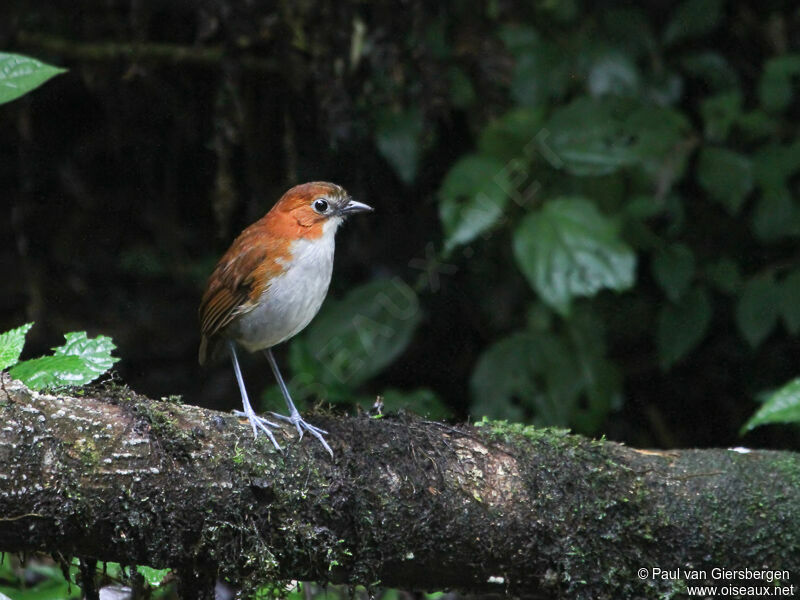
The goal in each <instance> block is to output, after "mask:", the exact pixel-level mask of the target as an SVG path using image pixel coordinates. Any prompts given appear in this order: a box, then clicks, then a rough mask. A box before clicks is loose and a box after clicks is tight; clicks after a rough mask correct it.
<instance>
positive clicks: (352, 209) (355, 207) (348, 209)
mask: <svg viewBox="0 0 800 600" xmlns="http://www.w3.org/2000/svg"><path fill="white" fill-rule="evenodd" d="M373 210H375V209H374V208H372V207H371V206H370V205H369V204H364V203H363V202H356V201H355V200H353V199H352V198H350V200H348V202H347V204H345V205H344V208H342V211H341V212H342V214H343V215H354V214H356V213H362V212H372V211H373Z"/></svg>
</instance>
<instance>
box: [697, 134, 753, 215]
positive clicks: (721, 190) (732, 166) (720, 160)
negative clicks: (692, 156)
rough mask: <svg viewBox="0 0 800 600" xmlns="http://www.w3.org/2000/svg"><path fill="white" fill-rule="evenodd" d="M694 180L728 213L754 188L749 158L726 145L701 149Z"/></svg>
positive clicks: (737, 206) (733, 211) (735, 212)
mask: <svg viewBox="0 0 800 600" xmlns="http://www.w3.org/2000/svg"><path fill="white" fill-rule="evenodd" d="M697 180H698V182H699V183H700V185H701V186H702V187H703V189H705V190H706V192H708V193H709V195H710V196H711V197H712V198H713V199H714V200H716V201H717V202H719V203H720V204H722V205H723V206H724V207H725V208H726V209H727V210H728V212H729V213H730V214H731V215H735V214H737V213H738V212H739V209H740V208H741V207H742V203H743V202H744V200H745V198H746V197H747V195H748V194H749V193H750V192H751V191H752V190H753V165H752V161H751V160H750V159H749V158H747V157H746V156H743V155H741V154H738V153H736V152H733V151H731V150H728V149H726V148H716V147H706V148H703V150H702V151H701V152H700V158H699V160H698V165H697Z"/></svg>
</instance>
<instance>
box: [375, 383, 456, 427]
mask: <svg viewBox="0 0 800 600" xmlns="http://www.w3.org/2000/svg"><path fill="white" fill-rule="evenodd" d="M381 396H382V397H383V407H384V412H397V411H399V410H405V411H409V412H413V413H415V414H418V415H422V416H425V417H426V418H428V419H433V420H434V421H441V420H443V419H449V418H451V417H452V416H453V413H452V411H451V410H450V409H449V408H447V406H446V405H445V404H444V403H443V402H442V400H441V398H439V396H437V395H436V392H434V391H433V390H430V389H428V388H417V389H415V390H410V391H405V390H398V389H394V388H391V389H388V390H385V391H384V392H383V394H381Z"/></svg>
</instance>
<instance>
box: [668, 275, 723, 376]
mask: <svg viewBox="0 0 800 600" xmlns="http://www.w3.org/2000/svg"><path fill="white" fill-rule="evenodd" d="M710 323H711V301H710V300H709V299H708V293H707V292H706V291H705V290H704V289H703V288H699V287H697V288H694V289H692V290H691V291H689V292H688V293H686V294H684V295H683V297H682V298H681V300H680V301H679V302H677V303H669V304H666V305H664V306H663V307H662V308H661V310H660V311H659V313H658V326H657V330H656V346H657V348H658V357H659V362H660V363H661V368H662V369H664V370H667V369H669V368H670V367H672V365H674V364H675V363H676V362H678V361H679V360H681V359H682V358H683V357H684V356H686V355H687V354H689V352H691V351H692V350H693V349H694V348H695V347H696V346H697V344H699V343H700V342H701V341H702V340H703V338H704V337H705V335H706V332H707V331H708V326H709V324H710Z"/></svg>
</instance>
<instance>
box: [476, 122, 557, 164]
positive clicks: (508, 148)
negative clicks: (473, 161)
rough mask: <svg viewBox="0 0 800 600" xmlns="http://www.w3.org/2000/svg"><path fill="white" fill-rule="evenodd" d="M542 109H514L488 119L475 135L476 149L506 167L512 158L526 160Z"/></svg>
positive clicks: (532, 149)
mask: <svg viewBox="0 0 800 600" xmlns="http://www.w3.org/2000/svg"><path fill="white" fill-rule="evenodd" d="M544 115H545V111H544V109H543V108H514V109H512V110H510V111H508V112H507V113H505V114H504V115H503V116H501V117H499V118H497V119H494V120H492V121H490V122H489V123H488V124H487V125H486V126H485V127H484V128H483V130H482V131H481V134H480V137H479V138H478V152H479V153H480V154H483V155H486V156H490V157H492V158H495V159H498V160H500V161H502V162H503V163H504V165H505V166H507V163H509V162H510V161H513V160H515V159H516V160H517V161H523V162H527V161H528V160H529V159H530V155H531V154H532V152H534V151H535V150H536V147H535V145H534V142H535V138H536V136H537V135H539V134H540V133H541V132H542V123H543V122H544Z"/></svg>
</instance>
